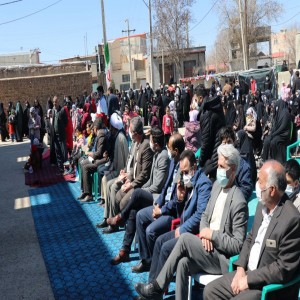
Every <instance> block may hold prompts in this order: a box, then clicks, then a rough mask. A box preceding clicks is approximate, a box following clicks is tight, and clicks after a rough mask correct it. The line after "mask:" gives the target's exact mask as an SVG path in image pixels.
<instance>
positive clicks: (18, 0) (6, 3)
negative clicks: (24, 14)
mask: <svg viewBox="0 0 300 300" xmlns="http://www.w3.org/2000/svg"><path fill="white" fill-rule="evenodd" d="M21 1H23V0H15V1H10V2H5V3H1V4H0V6H3V5H8V4H13V3H16V2H21Z"/></svg>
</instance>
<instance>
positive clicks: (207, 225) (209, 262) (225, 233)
mask: <svg viewBox="0 0 300 300" xmlns="http://www.w3.org/2000/svg"><path fill="white" fill-rule="evenodd" d="M218 154H219V161H218V171H217V174H218V175H217V181H216V182H215V183H214V185H213V188H212V192H211V196H210V199H209V201H208V204H207V206H206V209H205V211H204V212H203V214H202V216H201V222H200V228H199V231H200V233H199V236H196V235H194V234H190V233H183V234H181V235H180V237H179V239H178V241H177V243H176V245H175V247H174V249H173V250H172V252H171V254H170V255H169V257H168V259H167V260H166V263H165V264H164V266H163V268H162V269H161V271H160V273H159V274H158V275H157V276H156V279H155V280H153V281H152V282H151V283H149V284H141V283H138V284H137V285H136V286H135V289H136V291H137V292H138V293H139V295H140V296H142V297H143V298H142V299H144V298H145V299H162V295H163V292H164V290H165V289H166V288H167V286H168V285H169V283H170V281H171V280H172V279H173V276H174V273H175V272H176V299H182V300H183V299H187V298H188V280H189V279H188V278H189V275H191V274H197V273H199V272H206V273H209V274H224V273H226V272H228V264H229V257H230V256H232V255H235V254H238V253H239V252H240V250H241V247H242V244H243V241H244V239H245V237H246V230H247V220H248V206H247V202H246V200H245V199H244V197H243V194H242V192H241V191H240V190H239V189H238V188H237V187H236V186H235V185H234V182H235V174H236V170H237V168H238V166H239V160H240V155H239V152H238V151H237V150H236V149H235V148H234V147H233V146H232V145H221V146H219V148H218ZM216 299H217V298H216Z"/></svg>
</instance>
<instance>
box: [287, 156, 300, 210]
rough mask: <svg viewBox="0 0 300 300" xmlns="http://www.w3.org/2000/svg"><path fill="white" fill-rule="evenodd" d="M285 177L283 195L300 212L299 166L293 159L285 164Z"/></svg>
mask: <svg viewBox="0 0 300 300" xmlns="http://www.w3.org/2000/svg"><path fill="white" fill-rule="evenodd" d="M285 177H286V181H287V186H286V189H285V193H286V194H287V195H288V197H289V199H290V200H291V201H292V202H293V203H294V205H295V206H296V208H297V209H298V211H299V212H300V193H299V192H300V185H299V178H300V166H299V163H298V162H297V161H296V160H295V159H290V160H288V161H287V162H286V163H285Z"/></svg>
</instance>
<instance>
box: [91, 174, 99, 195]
mask: <svg viewBox="0 0 300 300" xmlns="http://www.w3.org/2000/svg"><path fill="white" fill-rule="evenodd" d="M92 176H93V178H92V180H93V181H92V191H93V195H94V199H95V201H97V199H98V196H99V186H98V185H99V184H98V172H97V170H96V172H94V173H93V174H92Z"/></svg>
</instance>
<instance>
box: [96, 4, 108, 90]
mask: <svg viewBox="0 0 300 300" xmlns="http://www.w3.org/2000/svg"><path fill="white" fill-rule="evenodd" d="M100 4H101V13H102V31H103V45H104V46H103V49H102V51H101V52H102V53H104V47H105V45H106V43H107V40H106V26H105V12H104V1H103V0H100ZM99 50H100V49H99V47H98V59H99V71H100V81H102V85H103V88H104V90H106V80H105V79H106V72H105V70H104V72H103V76H102V74H101V69H100V53H99V52H100V51H99Z"/></svg>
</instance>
